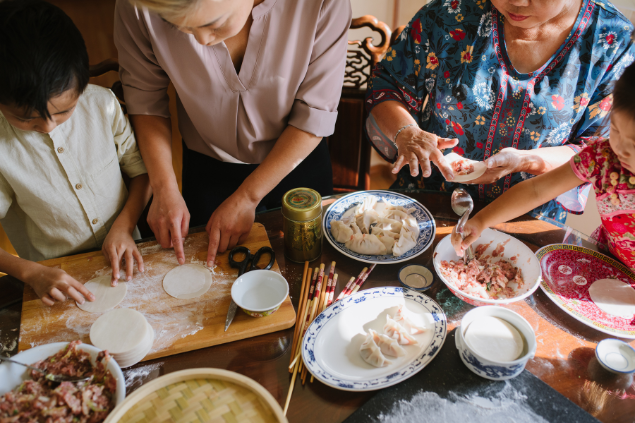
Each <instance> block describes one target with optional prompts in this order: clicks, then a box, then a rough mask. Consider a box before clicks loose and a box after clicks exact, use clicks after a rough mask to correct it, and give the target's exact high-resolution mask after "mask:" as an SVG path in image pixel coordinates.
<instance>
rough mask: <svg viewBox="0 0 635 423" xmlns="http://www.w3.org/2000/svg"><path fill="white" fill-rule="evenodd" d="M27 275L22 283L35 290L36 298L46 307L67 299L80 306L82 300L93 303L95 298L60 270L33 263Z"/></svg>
mask: <svg viewBox="0 0 635 423" xmlns="http://www.w3.org/2000/svg"><path fill="white" fill-rule="evenodd" d="M27 275H28V276H27V277H26V278H24V282H25V283H27V284H29V285H30V286H31V287H32V288H33V290H35V293H36V294H37V296H38V297H40V298H41V299H42V302H43V303H44V304H46V305H47V306H52V305H53V304H55V301H66V300H67V299H68V297H70V298H72V299H74V300H75V301H77V302H78V303H80V304H83V303H84V298H86V299H87V300H88V301H95V296H94V295H93V294H92V293H91V292H90V291H89V290H87V289H86V288H85V287H84V285H82V284H81V283H79V282H77V281H76V280H75V279H73V278H72V277H71V276H70V275H69V274H68V273H66V272H65V271H63V270H62V269H55V268H51V267H46V266H42V265H41V264H38V263H33V267H32V269H30V270H29V272H28V273H27Z"/></svg>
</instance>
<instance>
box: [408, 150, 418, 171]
mask: <svg viewBox="0 0 635 423" xmlns="http://www.w3.org/2000/svg"><path fill="white" fill-rule="evenodd" d="M408 165H409V166H410V174H411V175H412V176H417V175H418V174H419V158H418V157H417V155H416V154H415V153H414V152H411V153H410V157H409V161H408Z"/></svg>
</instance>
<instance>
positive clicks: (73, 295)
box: [66, 286, 86, 304]
mask: <svg viewBox="0 0 635 423" xmlns="http://www.w3.org/2000/svg"><path fill="white" fill-rule="evenodd" d="M66 295H67V296H68V297H70V298H72V299H73V300H75V301H77V302H78V303H80V304H84V302H85V301H86V300H85V299H84V296H83V295H82V294H80V293H79V292H77V290H76V289H75V288H73V287H72V286H69V287H68V288H67V289H66Z"/></svg>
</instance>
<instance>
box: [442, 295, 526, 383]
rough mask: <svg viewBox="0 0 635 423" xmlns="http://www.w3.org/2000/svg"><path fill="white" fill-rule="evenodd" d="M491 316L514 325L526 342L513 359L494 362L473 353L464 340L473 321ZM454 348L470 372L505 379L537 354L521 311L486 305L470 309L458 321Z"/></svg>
mask: <svg viewBox="0 0 635 423" xmlns="http://www.w3.org/2000/svg"><path fill="white" fill-rule="evenodd" d="M484 316H492V317H498V318H499V319H502V320H505V321H507V322H508V323H510V324H511V325H512V326H514V327H515V328H516V329H517V330H518V331H519V332H520V333H521V335H522V336H523V338H524V341H525V345H524V348H523V353H522V356H521V357H520V358H518V359H516V360H514V361H506V362H496V361H492V360H490V359H487V358H485V357H483V356H482V355H480V354H478V353H476V352H475V351H474V350H473V349H472V348H471V347H470V346H469V345H468V344H467V342H465V332H466V331H467V328H468V327H469V326H470V323H472V322H473V321H474V320H476V319H478V318H480V317H484ZM454 336H455V341H456V348H457V349H458V350H459V355H460V356H461V361H463V364H465V365H466V366H467V368H468V369H470V370H471V371H472V372H473V373H475V374H477V375H478V376H481V377H483V378H485V379H490V380H506V379H511V378H514V377H516V376H518V375H519V374H520V373H521V372H522V371H523V370H524V369H525V365H526V364H527V361H529V359H531V358H533V357H534V355H535V354H536V346H537V345H536V334H535V333H534V330H533V329H532V327H531V326H530V325H529V323H528V322H527V320H525V319H524V318H523V317H522V316H521V315H520V314H518V313H515V312H513V311H511V310H508V309H506V308H503V307H496V306H486V307H479V308H475V309H473V310H471V311H469V312H468V313H467V314H466V315H465V316H463V319H462V320H461V326H459V327H457V328H456V331H455V335H454Z"/></svg>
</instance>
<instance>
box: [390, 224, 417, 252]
mask: <svg viewBox="0 0 635 423" xmlns="http://www.w3.org/2000/svg"><path fill="white" fill-rule="evenodd" d="M416 245H417V238H416V237H415V233H414V232H412V231H411V230H410V228H409V227H408V226H405V225H404V227H403V228H401V233H400V235H399V241H397V242H396V243H395V246H394V247H393V248H392V254H393V255H394V256H400V255H402V254H404V253H406V252H408V251H409V250H410V249H412V248H414V247H415V246H416Z"/></svg>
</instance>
